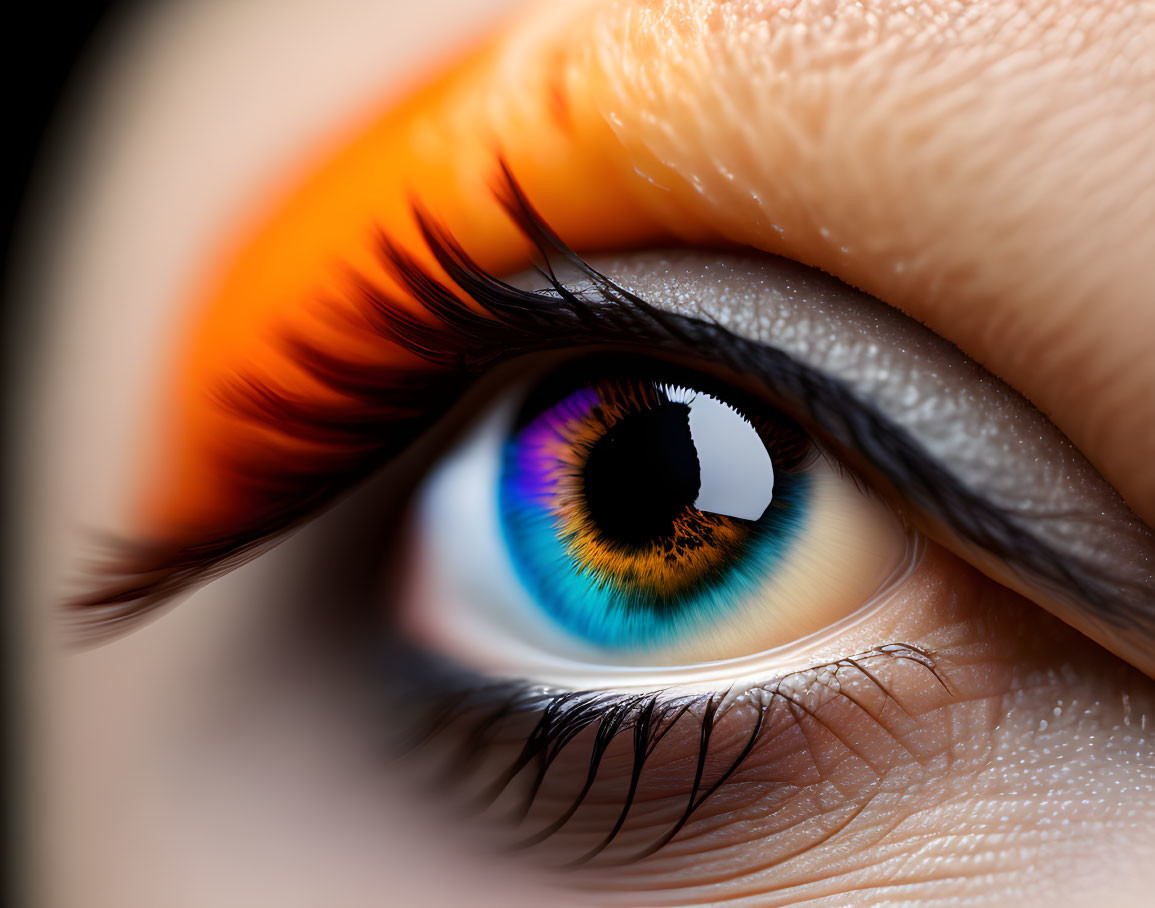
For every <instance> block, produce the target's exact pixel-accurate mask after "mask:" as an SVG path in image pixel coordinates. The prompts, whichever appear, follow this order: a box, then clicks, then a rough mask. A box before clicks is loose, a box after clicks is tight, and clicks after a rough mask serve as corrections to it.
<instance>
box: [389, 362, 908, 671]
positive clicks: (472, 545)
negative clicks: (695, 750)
mask: <svg viewBox="0 0 1155 908" xmlns="http://www.w3.org/2000/svg"><path fill="white" fill-rule="evenodd" d="M412 519H413V522H414V534H413V542H412V545H413V557H411V558H410V559H409V561H408V564H407V569H406V576H405V577H404V578H403V580H402V583H401V590H402V592H401V600H402V601H401V606H400V608H401V616H402V617H401V621H402V623H403V624H404V625H406V626H407V628H408V632H409V633H410V634H411V635H412V637H413V642H414V643H415V644H416V645H418V646H420V647H421V648H422V649H425V650H428V651H431V652H434V653H437V654H439V655H443V656H445V657H448V658H450V659H452V660H453V661H454V662H457V663H460V664H462V665H464V666H466V667H469V668H471V669H473V670H476V671H478V672H481V673H484V674H487V675H496V676H504V677H528V678H532V679H533V680H534V681H537V682H541V683H546V684H552V685H557V686H562V687H571V688H603V689H605V688H615V689H617V688H622V687H625V688H631V687H638V686H650V687H654V686H667V685H669V684H674V683H678V684H691V685H694V684H698V685H701V684H705V685H712V686H715V687H716V686H717V685H718V684H719V683H720V682H721V681H724V680H725V679H726V678H734V677H740V676H744V675H757V674H759V673H761V674H762V675H763V676H765V675H766V674H767V673H768V671H769V669H771V668H779V667H781V666H782V665H783V664H784V663H789V662H791V660H793V661H795V662H796V661H797V660H798V658H799V656H800V654H805V653H807V652H808V651H809V652H812V650H813V644H814V643H815V641H816V640H817V639H825V638H826V637H827V636H828V634H829V631H830V629H831V628H832V627H843V626H844V625H845V624H846V623H847V622H848V621H850V620H853V619H854V618H855V617H856V616H857V615H859V614H862V613H863V612H864V606H867V605H868V604H870V603H872V602H875V601H877V600H879V598H880V597H881V596H882V594H884V593H885V591H886V590H887V589H888V588H889V587H891V586H893V585H894V584H895V583H897V582H898V580H899V578H901V577H902V576H903V575H904V573H905V572H906V571H907V570H908V569H909V566H910V563H911V561H912V558H913V557H914V555H915V552H916V550H917V542H916V541H915V540H914V539H913V538H912V536H911V534H910V532H909V531H908V529H907V528H906V526H905V525H904V523H903V522H902V521H901V520H900V519H899V518H898V516H897V515H896V514H895V513H894V511H893V510H892V509H891V508H890V507H889V506H888V505H887V504H885V503H884V502H883V500H882V499H881V498H879V497H878V496H875V495H873V494H870V493H869V492H866V491H864V490H863V489H862V488H861V487H860V486H859V485H858V484H857V483H856V482H855V481H854V480H853V479H851V478H850V477H849V476H848V475H846V473H845V472H844V471H843V470H841V469H840V468H839V466H838V465H837V464H835V463H832V462H831V460H830V459H829V458H828V457H827V456H826V455H824V454H823V453H821V452H820V451H819V450H818V448H817V446H816V443H815V442H814V441H813V440H812V439H811V437H810V436H809V435H807V434H806V433H805V432H804V431H803V430H802V429H801V428H800V427H799V426H798V425H797V424H795V423H794V422H793V421H792V420H790V419H789V418H788V417H786V416H785V415H783V414H781V413H779V412H777V411H775V410H774V409H772V408H770V407H767V406H765V405H763V404H762V403H761V402H760V401H757V400H751V399H750V398H748V396H746V395H744V394H742V393H741V392H740V391H738V390H737V389H734V388H729V387H727V386H726V385H724V384H722V383H719V382H717V381H715V380H712V379H710V378H707V377H706V376H703V375H699V374H696V373H694V372H690V371H687V370H683V369H680V368H675V367H671V366H669V365H668V364H665V363H662V362H659V361H653V360H647V359H644V358H638V357H632V358H625V357H613V358H605V357H603V358H600V359H588V358H587V359H584V360H578V361H576V362H571V363H569V364H567V365H564V366H562V367H560V368H558V369H555V370H554V371H553V372H552V373H550V374H548V375H544V376H539V377H537V378H534V379H532V380H531V381H529V382H522V383H520V384H519V385H515V386H513V387H512V388H509V389H507V390H506V391H505V392H504V393H503V394H502V395H501V396H500V397H499V398H498V399H497V400H496V401H495V402H494V403H492V404H491V405H490V407H489V408H488V409H487V411H486V413H485V414H484V415H483V416H482V417H481V418H479V419H478V420H477V422H476V424H475V425H474V427H473V428H472V430H471V431H470V432H469V434H468V435H467V437H465V438H464V439H463V440H462V441H461V442H460V443H459V444H458V445H457V446H456V447H455V448H454V449H453V450H452V451H451V452H449V453H448V454H447V455H446V456H445V457H444V458H443V459H442V460H441V461H440V463H438V465H437V466H436V467H435V469H434V470H433V471H431V472H430V473H429V474H428V475H427V477H426V478H425V479H424V481H423V483H422V484H421V486H420V488H419V490H418V493H417V499H416V502H415V507H414V510H413V518H412ZM811 658H813V657H812V656H811Z"/></svg>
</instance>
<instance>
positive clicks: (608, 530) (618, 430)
mask: <svg viewBox="0 0 1155 908" xmlns="http://www.w3.org/2000/svg"><path fill="white" fill-rule="evenodd" d="M583 479H584V481H585V496H586V504H587V506H588V507H589V511H590V516H591V517H592V518H593V521H594V523H595V525H596V526H597V527H598V529H599V530H600V531H601V532H602V534H603V535H604V536H606V537H608V538H609V539H612V540H614V541H617V542H620V543H622V544H623V545H627V546H642V545H645V544H647V543H650V542H652V541H653V540H654V539H655V538H659V537H662V536H668V535H671V534H672V533H673V524H674V520H675V519H676V518H677V517H678V516H679V515H680V514H681V513H682V512H683V511H684V510H685V509H686V508H687V507H690V506H692V505H693V503H694V500H695V499H696V498H697V497H698V490H699V487H700V485H701V477H700V474H699V467H698V453H697V451H696V449H695V447H694V440H693V437H692V436H691V434H690V408H689V406H688V405H687V404H683V403H669V402H667V403H663V404H660V405H658V406H656V407H652V408H650V409H648V410H643V411H641V412H639V413H632V414H630V415H629V416H627V417H626V418H625V419H622V420H621V421H620V422H618V423H617V424H615V425H614V426H613V428H611V429H610V430H609V431H608V432H606V434H605V435H603V436H602V437H601V438H600V439H598V440H597V442H595V443H594V446H593V449H592V450H591V451H590V454H589V457H588V459H587V460H586V465H585V471H584V475H583Z"/></svg>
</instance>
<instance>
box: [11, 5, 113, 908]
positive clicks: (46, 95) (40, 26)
mask: <svg viewBox="0 0 1155 908" xmlns="http://www.w3.org/2000/svg"><path fill="white" fill-rule="evenodd" d="M134 7H135V4H133V3H128V2H119V3H117V2H107V0H106V2H92V0H88V2H85V0H73V2H72V3H71V4H61V5H57V4H50V3H43V2H35V0H32V2H28V0H18V2H15V3H10V4H8V5H7V8H6V9H5V10H4V17H3V24H4V34H5V36H6V38H7V40H6V42H5V44H6V48H5V53H4V54H3V67H4V69H3V85H4V88H5V91H4V108H5V109H4V113H5V117H4V120H5V122H4V129H3V142H2V144H0V148H2V149H3V168H2V171H0V172H2V173H3V175H4V178H3V180H2V181H0V182H2V184H3V196H2V197H0V244H2V245H0V256H2V257H0V262H2V265H0V268H2V270H0V305H2V307H3V308H2V310H0V324H2V325H3V329H4V330H3V335H2V340H3V347H2V351H3V352H2V357H3V361H2V366H3V371H2V373H0V376H2V388H0V401H2V407H3V409H2V411H0V424H2V425H3V426H4V435H3V450H4V457H3V467H4V471H3V478H4V483H3V497H2V499H0V504H2V513H3V524H2V527H3V530H2V532H0V552H2V555H0V558H2V560H0V578H2V579H3V581H4V586H3V590H4V595H3V597H2V599H0V603H2V605H3V621H2V622H0V629H2V631H3V632H2V633H0V642H2V646H0V662H2V663H3V665H2V668H0V673H2V679H0V680H2V685H3V694H4V697H3V704H2V705H3V713H2V715H3V723H2V737H0V760H2V763H0V778H2V779H3V786H2V792H3V805H2V809H3V824H4V826H3V844H4V852H3V883H0V904H3V905H5V906H8V905H11V906H24V905H26V904H27V902H26V898H25V893H24V891H23V885H22V884H23V883H24V879H25V877H24V873H25V868H26V862H25V858H26V853H25V851H24V846H23V839H24V834H23V833H24V828H25V825H26V818H25V817H24V813H23V809H22V808H23V807H24V806H25V804H24V792H25V791H26V790H27V786H26V785H25V784H24V781H25V779H26V774H25V772H24V771H23V770H24V767H23V766H22V765H21V754H20V748H19V744H20V740H21V733H20V726H21V724H22V721H23V716H24V714H25V710H27V708H28V704H27V703H26V702H24V698H23V697H22V696H21V688H20V679H21V675H22V670H23V667H24V666H23V660H22V658H21V656H22V654H21V653H20V652H19V651H18V650H17V646H16V638H17V635H16V634H14V633H12V632H11V628H12V624H13V623H14V620H15V616H16V610H15V609H14V608H12V607H11V606H12V601H11V594H12V586H11V576H12V575H11V572H10V571H8V570H7V568H8V565H9V561H8V559H9V558H10V553H11V547H10V546H9V545H8V542H9V540H10V538H11V534H13V533H15V532H19V529H18V528H16V527H14V526H13V523H12V511H11V508H10V507H9V503H10V501H11V498H10V490H11V489H12V488H13V486H14V485H15V484H16V483H18V482H19V477H18V476H16V475H14V474H15V471H13V470H11V469H10V468H9V467H10V462H11V461H10V458H9V456H8V454H9V451H10V449H9V441H10V438H11V421H10V416H11V414H12V407H11V401H12V398H13V395H15V394H18V393H19V392H20V390H21V376H20V375H19V374H18V369H17V368H14V361H15V360H16V359H17V356H14V355H13V354H19V353H21V352H22V351H23V349H25V348H26V347H27V344H26V343H24V342H23V341H26V339H27V335H26V330H25V329H26V328H27V326H28V324H29V320H30V319H31V318H32V317H33V316H34V313H29V312H26V311H25V309H26V307H23V306H21V304H20V303H21V301H20V300H19V299H16V298H15V297H14V294H13V293H12V278H13V272H14V268H13V265H16V266H17V267H18V266H19V261H18V255H19V252H18V247H19V240H18V234H17V231H18V230H19V226H20V223H21V221H22V220H23V216H22V209H23V208H24V206H25V204H26V202H27V200H28V195H29V192H28V190H29V180H30V178H33V175H34V173H35V169H36V164H37V161H38V160H39V159H40V158H41V156H42V154H43V151H44V148H45V143H46V141H47V142H48V144H49V145H50V144H51V123H52V121H53V118H54V115H55V113H56V111H57V110H58V108H59V107H60V105H61V101H62V97H64V98H66V97H67V94H66V92H67V85H68V82H69V80H70V77H71V76H72V73H73V72H74V70H75V68H76V66H77V63H78V61H79V62H81V63H82V62H83V59H84V54H85V52H86V49H87V48H89V47H91V46H93V44H94V43H98V42H99V41H100V37H101V35H102V34H103V33H104V32H105V31H107V30H110V29H114V28H115V25H116V23H117V22H118V21H119V19H120V17H121V16H122V15H125V14H126V13H128V12H131V8H134ZM65 105H66V102H65ZM14 240H16V242H15V243H14Z"/></svg>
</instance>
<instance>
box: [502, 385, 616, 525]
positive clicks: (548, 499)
mask: <svg viewBox="0 0 1155 908" xmlns="http://www.w3.org/2000/svg"><path fill="white" fill-rule="evenodd" d="M600 403H601V398H600V397H599V396H598V394H597V392H596V391H594V390H593V389H592V388H582V389H581V390H579V391H575V392H573V394H570V395H569V396H568V397H565V398H563V399H562V400H559V401H558V402H557V403H556V404H554V405H553V406H552V407H550V408H549V409H548V410H543V411H542V412H541V413H540V414H538V415H537V416H536V417H534V419H533V421H532V422H531V423H529V425H527V426H526V427H525V428H524V429H522V430H521V431H520V432H518V433H517V436H516V437H515V438H514V440H513V443H512V450H511V451H510V452H509V453H511V454H512V455H513V458H512V459H513V464H514V469H513V470H512V471H511V472H509V473H508V474H507V476H506V491H507V493H508V492H512V493H513V495H514V497H515V498H516V499H517V501H518V502H519V503H521V504H523V505H530V504H532V505H536V506H538V507H547V508H551V507H552V506H553V505H554V503H555V496H556V494H557V482H558V480H559V479H560V478H561V475H562V471H563V470H565V469H566V465H565V463H563V462H562V461H560V460H558V458H557V450H558V446H559V445H563V446H565V447H566V448H570V447H572V446H573V444H574V438H573V433H572V431H571V432H569V433H567V432H566V431H565V427H566V425H567V424H571V423H573V422H574V421H577V422H578V423H579V424H580V423H585V422H586V421H587V420H588V419H589V417H590V411H591V410H592V409H593V408H594V407H596V406H598V405H599V404H600Z"/></svg>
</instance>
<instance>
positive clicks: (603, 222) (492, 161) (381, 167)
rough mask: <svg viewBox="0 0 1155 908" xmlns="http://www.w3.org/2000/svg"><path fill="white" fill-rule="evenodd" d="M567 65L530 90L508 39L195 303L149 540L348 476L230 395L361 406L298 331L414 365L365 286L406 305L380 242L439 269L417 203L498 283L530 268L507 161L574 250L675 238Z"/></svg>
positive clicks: (368, 143)
mask: <svg viewBox="0 0 1155 908" xmlns="http://www.w3.org/2000/svg"><path fill="white" fill-rule="evenodd" d="M567 68H568V63H567V60H566V59H565V57H564V56H563V55H559V54H557V53H556V52H550V53H546V52H544V51H542V52H540V53H532V54H530V55H529V56H528V57H524V58H523V59H521V60H519V62H518V66H517V71H518V82H517V84H507V83H506V82H505V81H503V80H506V79H508V78H509V73H510V71H511V66H510V61H509V59H508V49H505V50H503V44H502V42H501V41H497V42H495V43H493V44H491V45H489V46H488V47H485V48H482V49H481V50H479V51H476V52H474V53H472V54H471V55H470V56H469V57H468V58H467V59H465V60H464V61H463V62H461V63H459V64H458V65H456V66H455V67H453V68H452V69H451V70H450V71H449V72H447V73H446V74H444V75H443V76H441V77H440V78H438V79H437V80H436V81H434V82H433V83H432V84H430V85H428V86H427V87H426V88H424V89H423V90H421V91H419V92H417V93H416V94H415V95H413V96H412V97H411V98H410V99H409V100H407V101H406V102H405V103H403V104H401V105H400V106H399V107H396V108H394V109H392V110H390V111H389V112H387V113H385V114H384V115H378V116H377V117H375V118H374V119H372V120H371V121H370V123H369V125H368V126H367V128H364V129H363V130H362V131H361V132H360V134H358V135H356V136H355V138H353V139H352V140H351V141H348V142H347V143H346V144H344V145H343V147H337V148H336V150H335V151H334V152H333V153H332V155H331V157H329V159H328V161H327V163H325V164H324V165H323V166H321V167H320V168H319V169H317V170H316V171H315V172H313V173H312V174H310V175H308V176H307V177H306V178H305V179H303V180H301V181H299V182H298V183H297V184H296V186H295V188H292V189H291V190H290V191H288V192H286V193H285V194H284V195H283V196H282V198H281V199H280V200H279V201H278V202H277V203H275V204H274V205H271V206H269V209H270V213H269V214H268V215H267V216H265V217H264V218H263V219H260V221H259V223H260V224H261V226H259V228H258V229H256V230H255V232H253V233H252V234H251V235H250V237H249V238H248V240H247V241H246V242H244V243H242V244H241V245H240V248H239V249H238V250H233V251H232V254H231V255H230V256H225V257H224V260H225V261H227V266H226V267H225V268H224V269H223V270H222V271H220V272H218V273H217V274H216V275H215V276H214V277H213V278H212V279H211V280H210V281H209V282H208V284H207V286H206V287H205V289H204V290H203V292H202V293H200V294H199V296H198V299H197V300H196V301H195V302H196V305H195V308H194V321H193V323H192V324H191V325H190V326H189V330H188V334H187V336H186V339H185V341H184V349H183V350H180V351H178V354H177V357H176V360H175V361H176V363H177V374H176V376H175V383H176V387H175V390H174V393H173V394H171V395H168V396H166V397H165V399H164V401H163V403H164V406H163V413H164V417H163V420H162V423H161V424H162V433H161V442H160V443H161V451H160V456H159V458H158V463H159V467H158V468H157V469H156V470H155V471H154V473H153V475H152V476H151V481H150V482H149V483H148V486H147V494H146V501H145V524H146V528H147V529H146V532H147V534H148V535H149V537H150V538H154V539H157V540H161V541H168V542H178V543H187V542H190V541H193V540H196V539H201V538H217V539H219V538H222V537H226V536H232V535H233V534H236V533H240V532H243V531H244V529H245V528H246V522H247V521H248V520H249V515H251V514H252V513H254V511H256V510H259V509H261V508H263V507H266V506H268V504H269V502H268V501H267V500H266V498H267V497H268V496H269V495H272V494H274V490H272V489H270V488H268V487H267V484H265V483H263V482H262V474H263V472H264V470H263V465H275V466H278V467H283V466H285V465H286V464H292V465H293V469H295V470H297V471H300V470H301V469H302V468H303V469H304V470H306V471H308V470H309V469H314V468H315V469H316V470H317V472H318V475H320V473H321V472H322V471H324V472H331V471H333V470H338V469H340V467H341V465H342V458H343V457H344V456H345V454H346V452H343V451H341V450H337V449H333V448H331V447H330V448H329V449H325V448H324V446H323V445H319V444H318V443H317V442H315V441H310V440H308V439H305V438H301V437H295V436H292V435H290V434H288V433H281V432H278V431H276V430H275V429H274V428H272V427H271V426H270V425H269V424H268V421H263V422H261V424H258V423H257V422H254V421H253V420H252V419H251V418H246V417H245V416H244V414H241V413H238V412H237V411H236V410H235V409H234V408H231V407H229V406H227V405H226V404H225V403H224V398H225V397H227V394H226V393H225V392H226V391H227V390H228V389H229V388H233V389H235V388H236V387H237V386H238V384H241V383H246V384H251V383H252V382H254V381H255V382H257V383H259V384H260V385H261V386H262V387H263V388H265V389H266V390H267V391H269V392H271V393H272V394H273V395H274V396H282V397H286V398H294V399H305V400H309V401H310V403H312V404H315V405H319V406H321V407H323V408H326V409H330V410H331V411H332V413H333V414H334V416H338V417H339V416H341V415H342V414H343V413H345V412H346V411H348V410H349V408H350V407H351V402H350V401H348V400H344V399H342V398H341V396H340V395H339V394H337V393H336V392H334V391H332V390H328V389H325V388H324V387H322V386H320V385H319V384H318V383H317V382H316V381H314V380H313V379H312V378H310V376H309V375H308V374H307V373H306V372H305V371H304V370H303V369H302V368H301V367H300V364H299V363H297V362H295V361H294V356H293V353H292V351H291V350H289V349H287V347H286V345H285V343H284V338H285V337H286V335H287V334H295V335H296V336H299V337H306V338H308V340H309V342H310V343H311V344H312V345H314V346H315V347H317V348H320V349H322V350H325V351H326V352H331V353H333V354H335V355H337V356H339V357H340V358H341V359H342V360H345V361H353V362H368V363H372V362H383V361H388V358H390V357H392V358H393V359H395V360H397V361H398V362H399V363H400V362H404V357H405V356H406V354H404V353H402V352H401V351H400V350H398V349H396V348H394V349H382V344H381V341H380V339H379V338H376V339H374V338H373V337H372V336H371V334H370V333H369V332H358V331H357V330H356V329H355V326H356V324H357V313H356V312H355V311H353V310H354V309H355V305H356V304H355V302H354V300H355V297H353V296H351V295H350V294H349V289H350V286H351V283H352V280H351V275H352V274H356V275H360V276H362V277H364V278H367V279H369V280H371V281H372V282H374V284H376V285H379V286H381V287H382V288H384V289H385V291H386V292H388V293H391V294H396V296H397V298H399V299H404V297H405V293H404V291H403V290H402V289H401V288H400V287H399V286H398V284H397V282H396V281H395V280H393V279H392V278H391V277H390V275H389V274H388V273H387V272H386V270H385V268H384V267H383V265H382V262H381V260H380V258H379V256H378V253H377V252H376V250H375V237H376V236H377V235H378V232H384V233H385V234H386V235H388V236H389V237H390V238H391V239H392V240H394V241H395V242H396V243H398V244H400V245H401V246H403V247H405V248H407V249H408V250H409V251H410V252H412V253H413V254H414V255H415V256H416V258H417V259H418V261H419V262H421V263H422V264H423V265H425V266H427V267H429V268H430V269H431V270H433V271H434V272H435V273H436V272H437V269H436V267H435V266H434V265H433V263H432V261H431V260H430V256H429V254H428V251H427V250H426V249H425V247H424V245H423V244H422V242H421V241H420V239H419V235H418V231H417V227H416V224H415V222H414V219H413V208H412V206H413V203H414V201H417V202H419V203H420V204H421V205H422V206H423V207H424V208H425V209H426V210H427V211H429V212H430V214H431V215H432V216H433V217H434V218H435V219H436V220H437V221H439V222H440V223H442V224H444V225H445V226H446V227H447V228H448V229H449V231H450V232H451V233H452V235H453V236H455V237H456V238H457V239H458V240H459V241H460V243H461V244H462V246H463V247H464V248H465V249H466V250H467V251H468V252H469V253H470V254H471V255H472V256H473V257H475V259H476V260H477V261H478V262H479V264H481V265H482V266H483V267H484V268H486V269H487V270H489V271H491V272H493V273H502V272H509V271H512V270H515V269H518V268H520V267H523V266H524V265H525V263H526V262H527V261H528V258H529V250H528V249H527V246H526V242H525V240H524V239H523V238H522V236H521V235H520V234H519V233H518V231H517V230H516V228H515V227H514V226H513V224H512V223H511V222H510V221H509V220H508V218H507V217H506V215H505V214H504V212H503V211H502V209H501V207H500V206H499V204H498V203H497V202H496V201H495V199H494V195H493V187H494V185H495V182H496V176H497V174H498V160H499V157H504V159H505V160H506V161H507V162H508V165H509V167H510V169H511V170H512V172H513V174H514V175H515V176H516V178H517V180H518V181H519V182H520V184H521V185H522V187H523V188H524V190H525V191H526V193H527V195H528V197H529V198H530V199H531V200H532V202H533V204H534V205H535V206H536V207H537V208H538V210H539V211H540V212H541V213H542V215H544V217H545V218H546V220H547V221H548V222H549V223H550V224H551V226H553V227H554V228H555V229H556V230H557V231H558V233H559V234H560V235H561V236H562V237H563V238H565V239H566V240H567V242H569V243H570V244H571V245H572V246H574V247H575V248H579V249H590V248H599V247H607V248H608V247H622V246H629V245H632V244H639V243H645V242H653V241H657V240H661V239H663V238H664V232H663V231H662V230H660V229H659V228H658V227H657V226H656V224H655V223H654V221H653V220H652V219H650V218H649V217H647V216H646V215H645V214H644V211H645V209H646V206H645V205H644V204H642V201H641V200H642V198H643V197H644V196H645V195H646V194H647V193H652V192H654V191H656V190H655V189H654V187H653V186H652V185H651V184H649V183H648V182H647V181H645V180H644V179H643V178H641V177H640V176H638V175H637V174H636V173H635V172H634V170H633V167H632V166H631V165H630V164H628V163H627V161H626V156H625V153H624V150H623V149H622V148H621V146H620V144H619V143H618V142H617V140H616V139H615V137H614V135H613V133H612V132H611V131H610V129H609V127H608V125H607V123H606V120H605V119H604V117H603V116H602V115H601V114H600V113H599V112H598V111H596V110H594V109H593V107H592V105H590V104H588V103H585V102H583V99H582V95H581V93H579V92H575V91H574V90H573V80H568V81H567V79H566V78H565V73H566V72H567ZM413 305H414V306H416V304H415V303H414V304H413ZM348 415H350V416H354V417H355V416H356V414H355V413H352V412H350V413H349V414H348Z"/></svg>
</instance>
